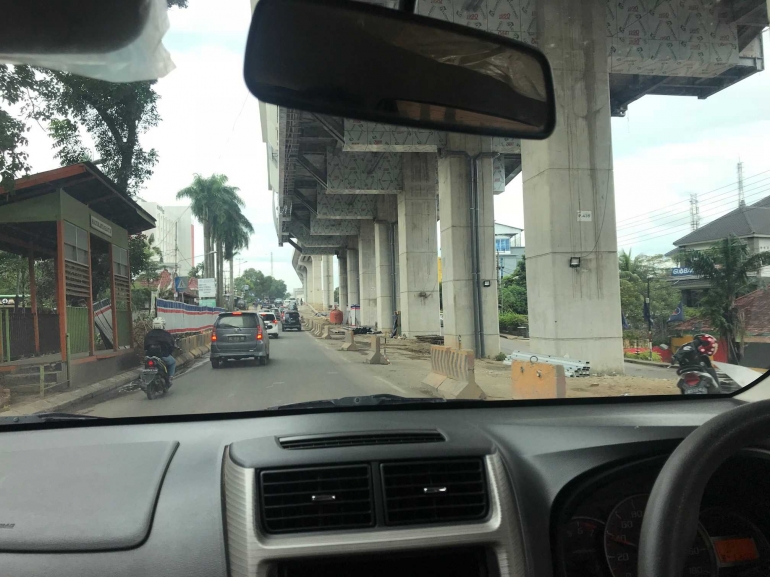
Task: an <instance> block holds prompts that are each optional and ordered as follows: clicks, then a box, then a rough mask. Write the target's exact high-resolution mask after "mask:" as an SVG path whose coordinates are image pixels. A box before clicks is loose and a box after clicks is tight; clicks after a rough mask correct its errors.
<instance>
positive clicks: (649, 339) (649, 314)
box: [647, 275, 652, 360]
mask: <svg viewBox="0 0 770 577" xmlns="http://www.w3.org/2000/svg"><path fill="white" fill-rule="evenodd" d="M651 279H652V276H651V275H647V342H648V344H649V346H650V360H652V305H651V303H650V280H651Z"/></svg>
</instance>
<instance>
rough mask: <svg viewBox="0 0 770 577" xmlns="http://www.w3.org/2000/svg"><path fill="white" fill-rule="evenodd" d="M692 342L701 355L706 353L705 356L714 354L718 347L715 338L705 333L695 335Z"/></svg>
mask: <svg viewBox="0 0 770 577" xmlns="http://www.w3.org/2000/svg"><path fill="white" fill-rule="evenodd" d="M693 343H694V344H695V347H696V348H697V349H698V352H699V353H701V354H702V355H706V356H707V357H711V356H714V354H715V353H716V352H717V349H718V348H719V344H718V343H717V340H716V339H715V338H714V337H712V336H711V335H706V334H703V335H695V338H694V339H693Z"/></svg>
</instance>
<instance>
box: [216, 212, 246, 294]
mask: <svg viewBox="0 0 770 577" xmlns="http://www.w3.org/2000/svg"><path fill="white" fill-rule="evenodd" d="M253 233H254V227H253V226H251V223H250V222H249V220H248V219H247V218H246V217H245V216H244V215H243V213H242V212H241V209H240V207H239V206H237V204H233V205H232V206H231V207H230V210H229V215H228V218H227V219H225V221H224V223H223V224H222V225H220V227H219V230H218V235H219V238H220V240H221V243H222V246H223V250H222V255H223V260H228V261H229V262H230V307H231V308H232V306H233V304H234V300H233V292H234V291H233V289H234V284H233V282H234V281H233V260H234V258H235V255H236V254H237V253H238V251H240V250H242V249H244V248H248V246H249V238H250V237H251V235H252V234H253Z"/></svg>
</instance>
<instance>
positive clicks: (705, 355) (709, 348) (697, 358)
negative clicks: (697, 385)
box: [674, 333, 719, 385]
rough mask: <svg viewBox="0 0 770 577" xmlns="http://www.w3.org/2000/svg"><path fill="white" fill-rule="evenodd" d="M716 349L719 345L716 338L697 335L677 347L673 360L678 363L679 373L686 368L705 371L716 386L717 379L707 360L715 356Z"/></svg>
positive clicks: (712, 367) (707, 335) (709, 360)
mask: <svg viewBox="0 0 770 577" xmlns="http://www.w3.org/2000/svg"><path fill="white" fill-rule="evenodd" d="M718 348H719V343H718V341H717V339H716V338H714V337H713V336H711V335H709V334H705V333H704V334H698V335H695V336H694V337H693V339H692V341H691V342H689V343H687V344H684V345H682V346H681V347H679V350H678V351H677V352H676V354H675V355H674V360H675V361H676V362H677V363H679V366H680V367H681V368H680V371H681V370H683V369H687V368H695V369H700V370H705V371H706V372H707V373H708V374H709V375H711V376H712V377H713V379H714V382H715V383H717V385H718V384H719V377H718V376H717V372H716V371H715V370H714V366H713V365H712V364H711V359H710V358H709V357H713V356H714V355H715V354H716V352H717V349H718Z"/></svg>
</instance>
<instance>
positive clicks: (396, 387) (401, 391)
mask: <svg viewBox="0 0 770 577" xmlns="http://www.w3.org/2000/svg"><path fill="white" fill-rule="evenodd" d="M374 378H375V379H379V380H381V381H382V382H383V383H385V384H386V385H390V386H391V387H393V388H394V389H396V390H397V391H399V392H400V393H402V394H404V395H410V394H411V393H410V392H409V391H405V390H404V389H402V388H401V387H399V386H398V385H394V384H393V383H391V382H390V381H389V380H388V379H384V378H382V377H381V376H379V375H374Z"/></svg>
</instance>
